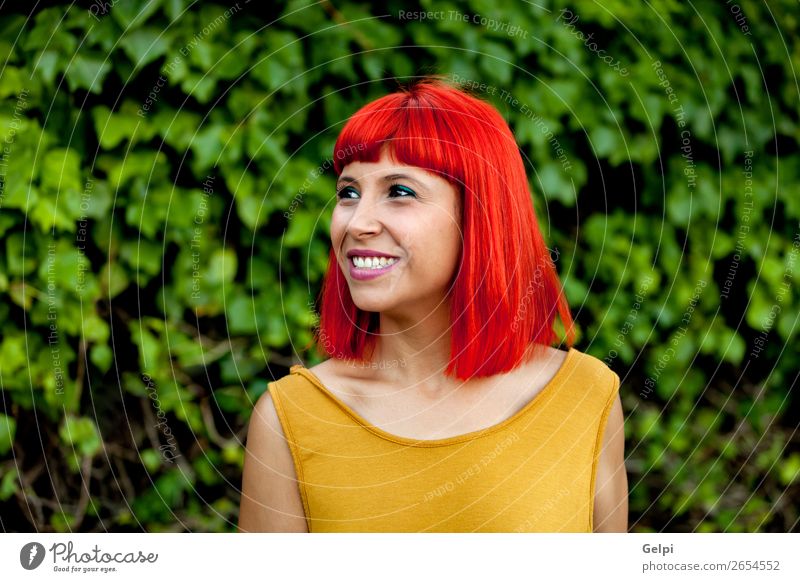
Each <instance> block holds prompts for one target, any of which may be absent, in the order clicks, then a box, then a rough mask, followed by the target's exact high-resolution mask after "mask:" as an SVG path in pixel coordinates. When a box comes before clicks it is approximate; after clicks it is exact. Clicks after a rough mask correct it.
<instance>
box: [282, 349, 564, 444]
mask: <svg viewBox="0 0 800 582" xmlns="http://www.w3.org/2000/svg"><path fill="white" fill-rule="evenodd" d="M576 355H577V350H575V348H569V350H568V351H567V355H566V356H565V358H564V361H563V362H562V363H561V366H560V367H559V368H558V371H556V373H555V374H554V375H553V377H552V378H551V379H550V381H549V382H548V383H547V384H545V385H544V388H542V389H541V390H539V392H538V393H537V394H536V396H534V397H533V399H531V400H529V401H528V402H526V403H525V406H523V407H522V408H521V409H520V410H518V411H517V412H516V413H514V414H512V415H511V416H509V417H508V418H506V419H505V420H501V421H500V422H498V423H496V424H493V425H491V426H487V427H485V428H481V429H478V430H474V431H470V432H468V433H464V434H460V435H453V436H449V437H444V438H439V439H415V438H411V437H405V436H400V435H396V434H392V433H390V432H387V431H385V430H383V429H382V428H380V427H377V426H375V425H373V424H372V423H370V422H369V421H368V420H367V419H365V418H364V417H362V416H361V415H360V414H359V413H358V412H356V411H355V410H353V409H352V408H350V406H348V405H347V404H345V402H343V401H342V400H341V399H340V398H339V397H338V396H336V395H335V394H334V393H333V392H331V391H330V390H329V389H328V388H326V387H325V385H324V384H323V383H322V381H321V380H320V379H319V378H318V377H317V376H316V374H314V372H312V371H311V370H309V369H308V368H306V367H305V366H303V365H302V364H295V365H293V366H292V367H291V368H290V369H289V372H290V373H300V374H301V375H303V376H304V377H305V378H307V379H308V380H310V381H311V382H313V383H314V384H316V385H317V387H319V388H320V389H321V390H322V391H323V392H325V393H326V394H327V395H328V396H329V397H330V398H331V399H332V400H333V401H334V402H335V403H336V404H337V405H338V406H339V407H340V408H341V409H342V410H344V412H345V413H347V415H348V416H350V417H351V418H352V419H353V420H355V421H356V422H357V423H358V424H360V425H361V426H363V427H364V428H365V429H367V430H368V431H370V432H371V433H373V434H375V435H377V436H379V437H381V438H383V439H385V440H389V441H392V442H395V443H399V444H402V445H408V446H416V447H439V446H445V445H451V444H457V443H461V442H466V441H471V440H474V439H476V438H479V437H482V436H486V435H489V434H491V433H494V432H496V431H498V430H501V429H503V428H505V427H507V426H508V425H510V424H511V423H513V422H514V421H516V420H518V419H519V418H521V417H522V416H524V415H525V414H527V413H528V412H529V411H530V410H532V409H534V408H536V407H537V406H538V405H539V403H540V402H541V401H542V400H543V399H544V398H545V397H546V396H547V395H548V394H549V393H550V392H552V391H553V390H554V387H555V386H557V385H558V384H560V383H561V382H562V381H563V379H564V375H565V374H566V373H567V372H568V371H569V369H570V368H571V367H572V365H573V362H574V361H575V356H576Z"/></svg>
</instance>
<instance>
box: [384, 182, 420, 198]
mask: <svg viewBox="0 0 800 582" xmlns="http://www.w3.org/2000/svg"><path fill="white" fill-rule="evenodd" d="M389 190H390V191H391V192H398V193H399V194H400V196H398V198H416V197H417V195H416V194H415V193H414V191H413V190H412V189H411V188H406V187H405V186H400V185H399V184H392V186H391V188H389Z"/></svg>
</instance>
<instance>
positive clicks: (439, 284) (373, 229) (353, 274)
mask: <svg viewBox="0 0 800 582" xmlns="http://www.w3.org/2000/svg"><path fill="white" fill-rule="evenodd" d="M336 189H337V203H336V207H335V208H334V211H333V218H332V222H331V241H332V243H333V248H334V251H335V254H336V260H337V262H338V264H339V267H340V268H341V270H342V272H343V273H344V275H345V278H346V279H347V283H348V285H349V288H350V294H351V296H352V298H353V302H354V303H355V304H356V306H358V308H359V309H361V310H363V311H372V312H379V313H384V314H389V315H393V316H397V317H400V318H402V319H412V320H414V321H420V320H421V319H423V318H424V317H425V316H426V315H428V314H429V313H431V312H432V311H433V310H435V309H436V308H437V307H438V306H440V305H441V304H442V302H443V301H444V300H445V298H446V296H447V294H448V293H449V290H450V285H451V283H452V281H453V279H454V276H455V274H456V270H457V268H458V260H459V257H460V254H461V247H462V236H461V227H460V225H461V220H460V215H459V206H460V204H459V192H458V190H457V189H456V187H455V186H453V185H452V184H451V183H450V182H448V181H447V180H445V179H444V178H442V177H440V176H437V175H435V174H433V173H430V172H428V171H426V170H424V169H422V168H417V167H414V166H407V165H404V164H400V163H397V162H395V161H394V160H392V159H391V158H390V157H389V156H388V155H387V154H386V153H385V152H384V154H383V155H382V156H381V158H380V160H379V161H378V162H376V163H367V162H352V163H350V164H348V165H347V166H345V167H344V168H343V170H342V173H341V176H340V177H339V180H338V183H337V187H336ZM370 254H377V255H382V256H383V258H380V257H373V258H369V259H368V260H367V259H366V257H367V256H368V255H370ZM348 255H350V256H348ZM352 255H355V257H352ZM392 258H393V260H392ZM376 266H377V268H375V267H376Z"/></svg>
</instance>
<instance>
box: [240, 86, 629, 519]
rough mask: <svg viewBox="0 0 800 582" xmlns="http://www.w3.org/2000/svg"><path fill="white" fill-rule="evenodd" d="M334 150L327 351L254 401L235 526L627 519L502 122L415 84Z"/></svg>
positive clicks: (598, 383) (363, 113)
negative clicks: (561, 332)
mask: <svg viewBox="0 0 800 582" xmlns="http://www.w3.org/2000/svg"><path fill="white" fill-rule="evenodd" d="M334 154H335V155H334V170H335V172H336V174H337V176H338V184H337V203H336V206H335V209H334V212H333V218H332V223H331V241H332V249H331V252H330V267H329V270H328V273H327V275H326V278H325V281H324V284H323V289H322V294H321V306H320V323H319V326H318V330H317V336H316V341H317V345H318V346H319V347H320V348H321V350H322V351H323V352H324V353H325V354H327V355H328V356H330V358H329V359H327V360H326V361H324V362H322V363H321V364H319V365H317V366H314V367H313V368H310V369H309V368H305V367H304V366H301V365H296V366H293V367H292V368H291V369H290V373H289V374H288V375H286V376H284V377H282V378H281V379H279V380H277V381H275V382H272V383H270V384H269V389H268V392H267V393H265V394H264V395H263V396H262V397H261V398H260V399H259V401H258V403H257V404H256V407H255V410H254V413H253V416H252V420H251V424H250V428H249V433H248V439H247V455H246V461H245V466H244V475H243V490H242V502H241V508H240V520H239V529H240V531H271V532H308V531H310V532H333V531H340V532H444V531H447V532H488V531H496V532H523V531H524V532H534V531H540V532H558V531H564V532H568V531H569V532H580V531H584V532H591V531H619V532H624V531H626V530H627V521H628V515H627V514H628V503H627V477H626V474H625V467H624V462H623V461H624V431H623V416H622V406H621V403H620V399H619V394H618V391H619V377H618V376H617V375H616V374H615V373H614V372H612V371H611V370H610V369H609V368H608V367H607V366H606V365H605V364H604V363H602V362H601V361H600V360H598V359H596V358H594V357H592V356H589V355H587V354H584V353H582V352H580V351H577V350H576V349H574V348H572V347H571V346H572V342H573V330H572V319H571V317H570V313H569V308H568V306H567V304H566V300H565V298H564V297H563V295H562V293H561V291H560V284H559V281H558V277H557V274H556V270H555V266H554V264H553V262H552V260H551V259H550V255H549V252H548V250H547V247H546V246H545V243H544V240H543V238H542V236H541V233H540V231H539V228H538V226H537V223H536V218H535V216H534V211H533V205H532V201H531V195H530V191H529V189H528V181H527V177H526V174H525V169H524V165H523V162H522V159H521V157H520V154H519V150H518V147H517V144H516V143H515V140H514V136H513V134H512V133H511V130H510V129H509V127H508V125H507V124H506V122H505V121H504V120H503V118H502V117H501V115H500V114H499V113H498V112H497V110H495V109H494V108H493V107H492V106H491V105H489V104H488V103H486V102H484V101H482V100H480V99H478V98H476V97H474V96H472V95H470V94H467V93H465V92H463V91H461V90H459V89H457V88H454V87H451V86H450V85H448V84H447V83H445V82H444V81H443V80H442V79H440V78H435V77H429V78H425V79H422V80H421V81H418V82H416V83H414V84H413V85H412V86H410V87H408V88H404V89H401V90H399V91H398V92H396V93H393V94H390V95H387V96H385V97H382V98H381V99H378V100H376V101H374V102H372V103H370V104H368V105H366V106H365V107H363V108H362V109H361V110H359V111H358V112H357V113H356V114H355V115H353V117H352V118H351V119H350V120H348V122H347V124H346V125H345V127H344V128H343V130H342V132H341V134H340V136H339V138H338V140H337V142H336V145H335V152H334ZM556 314H558V315H559V316H560V319H561V323H562V324H563V327H564V329H565V330H566V336H567V345H568V347H569V350H568V351H563V350H559V349H555V348H552V347H550V345H551V344H553V343H555V342H556V341H557V339H558V338H557V335H556V333H555V331H554V323H555V316H556Z"/></svg>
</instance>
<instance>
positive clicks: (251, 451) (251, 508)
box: [239, 392, 308, 533]
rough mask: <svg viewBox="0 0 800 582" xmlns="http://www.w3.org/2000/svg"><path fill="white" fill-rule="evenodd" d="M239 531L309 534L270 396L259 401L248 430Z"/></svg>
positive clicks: (296, 484)
mask: <svg viewBox="0 0 800 582" xmlns="http://www.w3.org/2000/svg"><path fill="white" fill-rule="evenodd" d="M239 531H240V532H302V533H308V527H307V525H306V518H305V513H304V511H303V500H302V498H301V497H300V488H299V486H298V483H297V474H296V473H295V469H294V462H293V461H292V455H291V452H290V450H289V445H288V443H287V442H286V437H285V436H284V433H283V427H281V423H280V420H279V419H278V413H277V412H276V410H275V404H274V403H273V402H272V397H271V396H270V395H269V392H265V393H264V394H262V395H261V397H260V398H259V399H258V402H257V403H256V406H255V408H254V409H253V415H252V416H251V417H250V426H249V428H248V429H247V451H246V453H245V460H244V470H243V475H242V501H241V504H240V505H239Z"/></svg>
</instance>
